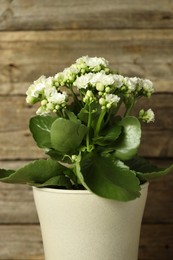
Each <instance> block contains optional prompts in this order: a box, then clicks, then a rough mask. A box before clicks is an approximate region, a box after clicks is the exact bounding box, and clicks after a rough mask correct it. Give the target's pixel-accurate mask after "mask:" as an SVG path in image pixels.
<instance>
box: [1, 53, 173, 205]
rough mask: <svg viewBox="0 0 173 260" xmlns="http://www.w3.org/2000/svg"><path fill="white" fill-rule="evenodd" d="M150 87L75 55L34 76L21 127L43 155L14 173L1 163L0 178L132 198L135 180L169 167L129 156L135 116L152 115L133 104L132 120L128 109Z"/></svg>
mask: <svg viewBox="0 0 173 260" xmlns="http://www.w3.org/2000/svg"><path fill="white" fill-rule="evenodd" d="M153 92H154V88H153V84H152V82H151V81H150V80H148V79H141V78H137V77H133V78H129V77H124V76H122V75H119V74H117V73H114V72H113V71H112V70H111V69H110V67H109V66H108V62H107V61H106V60H105V59H104V58H96V57H92V58H90V57H88V56H85V57H81V58H79V59H77V61H76V62H75V64H73V65H71V66H70V67H69V68H66V69H65V70H64V71H63V72H60V73H57V74H56V75H55V76H54V77H48V78H46V77H45V76H41V77H40V78H39V79H38V80H36V81H34V83H33V84H32V85H31V86H30V87H29V89H28V90H27V92H26V94H27V98H26V101H27V103H29V104H35V103H39V104H40V107H39V108H38V110H37V115H36V116H34V117H32V118H31V120H30V124H29V127H30V131H31V133H32V136H33V138H34V140H35V141H36V143H37V145H38V146H39V147H40V148H42V149H44V151H45V153H46V154H47V155H48V156H49V159H41V160H36V161H34V162H32V163H30V164H28V165H26V166H25V167H23V168H21V169H19V170H16V171H13V170H4V169H1V170H0V180H1V181H2V182H7V183H26V184H29V185H32V186H37V187H52V188H65V189H88V190H90V191H92V192H93V193H95V194H97V195H99V196H102V197H105V198H109V199H115V200H120V201H128V200H133V199H135V198H137V197H139V196H140V185H141V184H143V183H145V182H147V181H149V180H151V179H155V178H158V177H160V176H162V175H165V174H167V173H168V172H170V171H171V170H172V169H173V166H171V167H169V168H167V169H159V168H157V167H155V166H153V165H150V164H149V163H148V162H147V161H146V160H144V159H142V158H140V157H139V156H138V155H137V154H138V148H139V145H140V140H141V124H140V121H144V122H147V123H149V122H152V121H154V113H153V111H152V110H151V109H149V110H148V111H144V109H141V111H140V112H139V117H138V118H137V117H134V116H131V111H132V109H133V108H134V106H135V104H136V102H137V101H138V100H139V99H140V98H141V97H147V98H148V97H150V96H151V95H152V94H153ZM120 107H121V109H120ZM122 107H123V109H122ZM123 110H124V112H123V114H122V111H123ZM120 111H121V113H120Z"/></svg>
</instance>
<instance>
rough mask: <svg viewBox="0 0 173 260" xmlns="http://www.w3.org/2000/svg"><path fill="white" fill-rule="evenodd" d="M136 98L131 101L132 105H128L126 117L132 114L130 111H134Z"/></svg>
mask: <svg viewBox="0 0 173 260" xmlns="http://www.w3.org/2000/svg"><path fill="white" fill-rule="evenodd" d="M135 101H136V100H135V98H134V99H133V100H132V101H131V103H130V105H129V106H127V109H126V112H125V113H124V117H127V116H129V115H130V112H131V111H132V109H133V107H134V105H135Z"/></svg>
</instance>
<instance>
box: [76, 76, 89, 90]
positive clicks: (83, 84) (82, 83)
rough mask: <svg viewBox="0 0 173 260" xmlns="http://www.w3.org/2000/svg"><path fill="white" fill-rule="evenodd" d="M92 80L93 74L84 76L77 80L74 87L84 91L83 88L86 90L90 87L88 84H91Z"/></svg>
mask: <svg viewBox="0 0 173 260" xmlns="http://www.w3.org/2000/svg"><path fill="white" fill-rule="evenodd" d="M91 78H92V73H88V74H85V75H82V76H80V77H78V78H77V79H76V81H75V83H74V85H75V86H76V87H77V88H78V89H82V88H84V89H86V88H87V87H88V84H89V83H90V80H91Z"/></svg>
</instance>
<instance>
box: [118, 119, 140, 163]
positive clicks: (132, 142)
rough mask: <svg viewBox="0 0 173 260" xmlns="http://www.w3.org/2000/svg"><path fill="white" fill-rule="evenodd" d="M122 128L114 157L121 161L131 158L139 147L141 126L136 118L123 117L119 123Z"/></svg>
mask: <svg viewBox="0 0 173 260" xmlns="http://www.w3.org/2000/svg"><path fill="white" fill-rule="evenodd" d="M119 124H120V125H121V126H123V134H122V135H121V136H120V137H119V139H118V140H117V144H116V146H115V149H116V151H115V156H116V157H117V158H119V159H121V160H129V159H131V158H133V157H134V156H135V155H136V153H137V149H138V147H139V145H140V140H141V125H140V122H139V120H138V119H137V118H136V117H131V116H129V117H125V118H123V119H122V120H121V122H120V123H119Z"/></svg>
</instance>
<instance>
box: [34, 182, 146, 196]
mask: <svg viewBox="0 0 173 260" xmlns="http://www.w3.org/2000/svg"><path fill="white" fill-rule="evenodd" d="M148 185H149V183H148V182H145V183H144V184H142V185H140V186H141V190H142V189H145V188H147V187H148ZM32 188H33V190H37V191H39V192H50V193H60V194H84V195H92V194H93V192H92V191H89V190H66V189H54V188H38V187H35V186H32Z"/></svg>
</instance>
